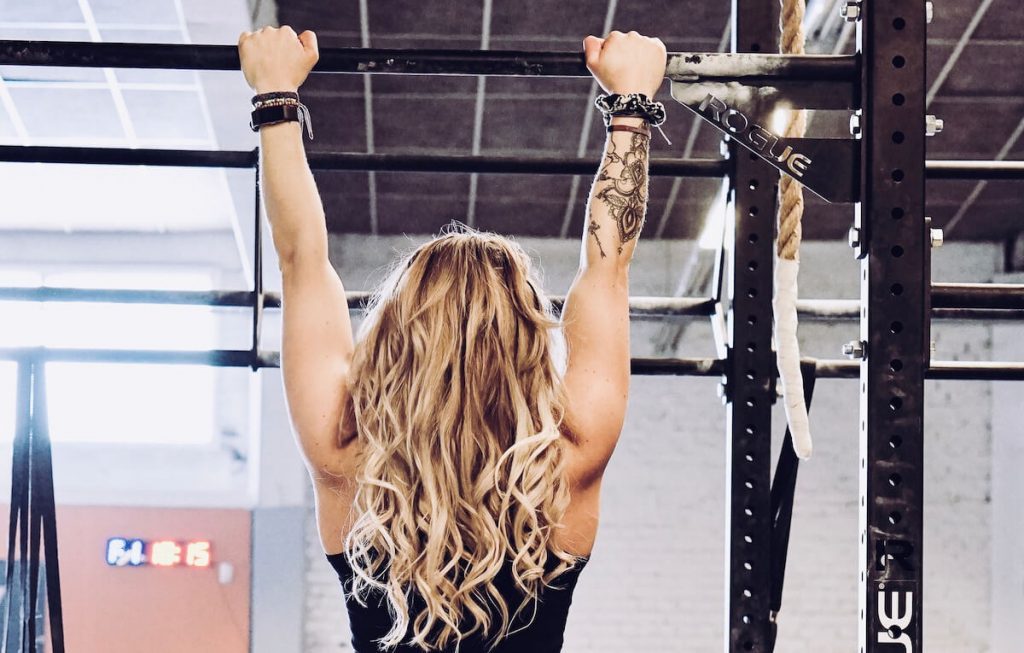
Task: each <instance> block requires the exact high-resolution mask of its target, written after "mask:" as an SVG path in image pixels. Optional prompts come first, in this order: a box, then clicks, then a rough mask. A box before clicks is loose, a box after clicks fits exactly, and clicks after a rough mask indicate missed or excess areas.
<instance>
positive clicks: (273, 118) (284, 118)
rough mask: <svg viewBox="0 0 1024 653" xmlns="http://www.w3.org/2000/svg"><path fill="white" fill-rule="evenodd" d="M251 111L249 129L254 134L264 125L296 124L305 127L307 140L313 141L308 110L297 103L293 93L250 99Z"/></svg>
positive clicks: (297, 97)
mask: <svg viewBox="0 0 1024 653" xmlns="http://www.w3.org/2000/svg"><path fill="white" fill-rule="evenodd" d="M252 104H253V111H252V115H251V118H250V120H249V127H250V128H251V129H252V130H253V131H254V132H255V131H259V130H260V127H262V126H264V125H276V124H278V123H282V122H298V123H299V126H300V128H302V127H305V129H306V133H307V134H309V140H313V120H312V118H310V116H309V108H308V107H307V106H306V105H305V104H303V103H302V102H300V101H299V94H298V93H295V92H293V91H275V92H271V93H260V94H258V95H254V96H253V98H252Z"/></svg>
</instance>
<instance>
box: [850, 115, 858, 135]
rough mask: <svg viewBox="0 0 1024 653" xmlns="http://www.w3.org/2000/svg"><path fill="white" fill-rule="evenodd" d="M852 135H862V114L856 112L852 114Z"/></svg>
mask: <svg viewBox="0 0 1024 653" xmlns="http://www.w3.org/2000/svg"><path fill="white" fill-rule="evenodd" d="M850 135H851V136H860V114H859V113H854V114H851V115H850Z"/></svg>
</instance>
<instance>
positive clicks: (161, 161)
mask: <svg viewBox="0 0 1024 653" xmlns="http://www.w3.org/2000/svg"><path fill="white" fill-rule="evenodd" d="M257 156H258V150H256V149H253V150H223V151H216V150H157V149H132V148H120V147H118V148H115V147H96V148H91V147H53V146H34V145H27V146H26V145H0V161H10V162H18V163H72V164H87V165H95V164H100V165H151V166H187V167H196V168H253V167H255V165H256V158H257ZM306 159H307V160H308V162H309V167H310V168H311V169H313V170H338V171H344V170H349V171H359V172H366V171H378V172H464V173H468V172H480V173H491V174H531V175H593V174H595V173H596V172H597V167H598V162H597V161H596V160H595V159H592V158H585V159H584V158H554V157H507V156H468V155H466V156H460V155H449V154H445V155H408V154H364V153H361V152H309V153H308V154H307V155H306ZM728 172H729V162H728V160H727V159H667V158H659V159H653V160H651V163H650V174H651V176H654V177H711V178H720V177H724V176H725V175H726V174H728Z"/></svg>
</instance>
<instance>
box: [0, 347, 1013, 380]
mask: <svg viewBox="0 0 1024 653" xmlns="http://www.w3.org/2000/svg"><path fill="white" fill-rule="evenodd" d="M29 358H37V359H39V360H45V361H51V362H72V363H135V364H150V365H209V366H213V367H251V368H253V369H258V368H267V367H280V365H281V354H280V352H276V351H261V352H258V354H257V355H256V357H255V359H254V358H253V355H252V352H250V351H247V350H181V351H174V350H172V351H165V350H156V349H73V348H56V349H51V348H47V347H4V348H0V360H13V361H19V360H25V359H29ZM808 360H813V359H808ZM815 363H816V375H817V377H818V378H822V379H856V378H858V377H859V376H860V363H857V362H855V361H844V360H825V359H819V360H817V361H816V362H815ZM630 371H631V373H632V374H636V375H642V376H704V377H709V376H714V377H718V376H721V375H722V374H723V373H724V372H725V361H723V360H718V359H714V358H633V359H632V360H631V361H630ZM926 376H927V378H929V379H937V380H938V379H941V380H958V381H1024V363H990V362H963V361H933V362H932V364H931V367H930V368H929V369H928V372H927V375H926Z"/></svg>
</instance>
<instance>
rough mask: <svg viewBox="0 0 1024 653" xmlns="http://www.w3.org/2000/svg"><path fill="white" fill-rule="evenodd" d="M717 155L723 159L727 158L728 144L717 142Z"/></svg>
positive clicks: (721, 141) (722, 141)
mask: <svg viewBox="0 0 1024 653" xmlns="http://www.w3.org/2000/svg"><path fill="white" fill-rule="evenodd" d="M718 153H719V154H721V155H722V157H724V158H728V157H729V143H727V142H726V141H725V140H724V139H723V140H720V141H718Z"/></svg>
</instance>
